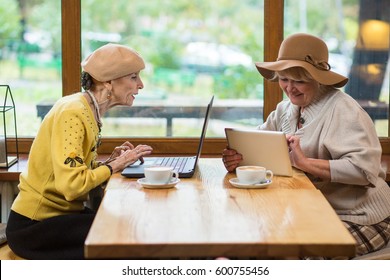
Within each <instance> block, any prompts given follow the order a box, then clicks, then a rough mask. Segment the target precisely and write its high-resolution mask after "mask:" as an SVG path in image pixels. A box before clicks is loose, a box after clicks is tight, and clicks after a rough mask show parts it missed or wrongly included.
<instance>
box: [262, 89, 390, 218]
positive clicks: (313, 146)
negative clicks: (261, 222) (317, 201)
mask: <svg viewBox="0 0 390 280" xmlns="http://www.w3.org/2000/svg"><path fill="white" fill-rule="evenodd" d="M298 115H299V107H298V106H296V105H293V104H292V103H291V102H290V101H289V100H284V101H282V102H280V103H279V104H278V106H277V108H276V110H275V111H273V112H272V113H271V114H270V115H269V117H268V118H267V120H266V122H265V123H264V124H262V125H260V126H259V127H258V129H263V130H276V131H283V132H284V133H286V134H295V135H296V136H298V137H299V138H300V143H301V148H302V150H303V152H304V154H305V155H306V157H309V158H317V159H327V160H329V162H330V171H331V181H330V182H325V181H322V180H320V179H319V178H315V177H313V176H311V175H310V174H307V175H308V176H309V178H310V180H311V181H312V182H313V184H314V185H315V186H316V187H317V188H318V189H319V190H320V191H321V192H322V193H323V194H324V196H325V197H326V198H327V200H328V201H329V203H330V204H331V205H332V207H333V208H334V209H335V211H336V213H337V214H338V215H339V217H340V218H341V219H342V220H345V221H351V222H354V223H357V224H362V225H368V224H375V223H378V222H380V221H382V220H384V219H385V218H387V217H389V216H390V187H389V186H388V185H387V183H386V182H385V180H384V179H385V172H384V170H383V169H382V168H381V154H382V149H381V145H380V142H379V139H378V136H377V134H376V131H375V127H374V124H373V122H372V120H371V118H370V117H369V116H368V114H367V113H366V112H365V111H364V110H363V109H362V108H361V107H360V105H359V104H358V103H357V102H356V101H355V100H354V99H353V98H352V97H350V96H349V95H347V94H345V93H344V92H342V91H340V90H334V91H332V92H328V93H318V95H317V96H316V97H315V98H314V100H313V102H312V103H311V104H310V105H309V106H307V107H305V110H304V112H303V114H302V116H301V117H303V118H304V120H305V123H304V125H303V127H302V128H301V129H298V128H297V122H298V121H297V120H298ZM307 203H310V201H308V202H307ZM319 218H320V217H319Z"/></svg>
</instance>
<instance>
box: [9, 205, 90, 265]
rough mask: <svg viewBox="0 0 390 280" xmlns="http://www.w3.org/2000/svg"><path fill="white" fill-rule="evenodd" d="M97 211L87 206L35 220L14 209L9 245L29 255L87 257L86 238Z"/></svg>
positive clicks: (10, 221)
mask: <svg viewBox="0 0 390 280" xmlns="http://www.w3.org/2000/svg"><path fill="white" fill-rule="evenodd" d="M95 214H96V213H95V212H94V211H92V210H91V209H89V208H86V209H85V210H84V211H82V212H80V213H74V214H67V215H60V216H56V217H52V218H48V219H45V220H43V221H35V220H31V219H30V218H27V217H25V216H23V215H20V214H18V213H16V212H15V211H11V213H10V216H9V219H8V222H7V229H6V234H7V241H8V246H9V247H10V248H11V250H12V251H13V252H14V253H15V254H17V255H18V256H20V257H22V258H26V259H32V260H65V259H68V260H79V259H84V241H85V239H86V237H87V234H88V232H89V229H90V227H91V225H92V222H93V219H94V218H95Z"/></svg>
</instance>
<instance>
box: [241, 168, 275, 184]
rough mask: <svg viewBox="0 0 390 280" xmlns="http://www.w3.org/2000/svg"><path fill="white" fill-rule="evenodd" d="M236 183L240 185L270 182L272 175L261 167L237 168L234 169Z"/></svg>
mask: <svg viewBox="0 0 390 280" xmlns="http://www.w3.org/2000/svg"><path fill="white" fill-rule="evenodd" d="M236 174H237V178H238V181H239V182H240V183H242V184H260V183H262V182H265V181H267V180H272V178H273V176H274V174H273V173H272V171H271V170H267V169H266V168H265V167H262V166H254V165H250V166H249V165H248V166H239V167H237V169H236Z"/></svg>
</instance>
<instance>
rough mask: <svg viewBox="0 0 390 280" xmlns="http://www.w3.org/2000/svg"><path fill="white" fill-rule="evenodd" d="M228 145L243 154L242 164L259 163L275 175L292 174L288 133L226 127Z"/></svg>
mask: <svg viewBox="0 0 390 280" xmlns="http://www.w3.org/2000/svg"><path fill="white" fill-rule="evenodd" d="M225 135H226V140H227V142H228V145H229V147H230V148H231V149H235V150H236V151H237V152H239V153H240V154H242V156H243V160H242V161H241V162H240V164H239V165H240V166H242V165H259V166H264V167H265V168H267V169H269V170H271V171H272V172H273V173H274V175H279V176H292V167H291V161H290V156H289V152H288V145H287V140H286V135H285V134H284V133H283V132H280V131H268V130H244V129H236V128H225Z"/></svg>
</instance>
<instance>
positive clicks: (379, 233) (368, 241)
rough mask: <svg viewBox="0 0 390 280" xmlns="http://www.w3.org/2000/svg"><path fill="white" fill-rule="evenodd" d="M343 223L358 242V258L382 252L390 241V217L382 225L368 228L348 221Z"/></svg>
mask: <svg viewBox="0 0 390 280" xmlns="http://www.w3.org/2000/svg"><path fill="white" fill-rule="evenodd" d="M342 222H343V224H344V225H345V226H346V228H347V229H348V231H349V232H350V233H351V234H352V236H353V237H354V238H355V240H356V242H357V244H356V256H361V255H365V254H368V253H371V252H374V251H377V250H380V249H382V248H383V247H385V246H386V245H387V243H388V242H389V240H390V217H387V218H386V219H384V220H383V221H382V222H380V223H377V224H374V225H368V226H362V225H358V224H354V223H351V222H347V221H342Z"/></svg>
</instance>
